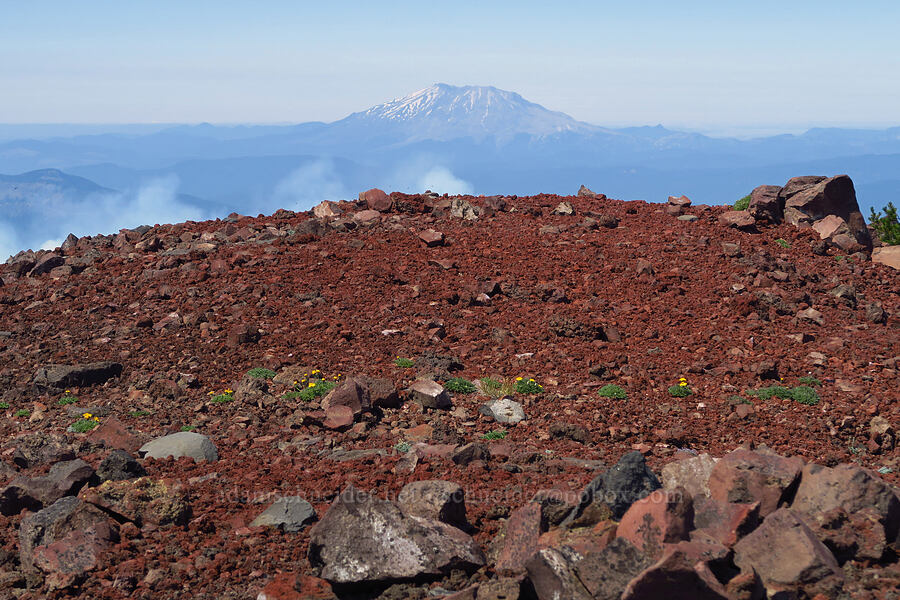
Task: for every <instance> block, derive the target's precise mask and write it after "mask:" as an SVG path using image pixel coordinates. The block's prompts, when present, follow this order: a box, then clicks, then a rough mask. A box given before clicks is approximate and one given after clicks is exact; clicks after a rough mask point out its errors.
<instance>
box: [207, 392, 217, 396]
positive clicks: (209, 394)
mask: <svg viewBox="0 0 900 600" xmlns="http://www.w3.org/2000/svg"><path fill="white" fill-rule="evenodd" d="M215 395H216V393H215V392H210V393H208V394H207V396H215Z"/></svg>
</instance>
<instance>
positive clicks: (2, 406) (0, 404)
mask: <svg viewBox="0 0 900 600" xmlns="http://www.w3.org/2000/svg"><path fill="white" fill-rule="evenodd" d="M7 408H9V402H0V410H6V409H7Z"/></svg>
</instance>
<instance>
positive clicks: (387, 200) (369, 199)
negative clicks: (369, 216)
mask: <svg viewBox="0 0 900 600" xmlns="http://www.w3.org/2000/svg"><path fill="white" fill-rule="evenodd" d="M359 201H360V203H363V204H365V206H366V207H367V208H368V209H369V210H375V211H378V212H388V211H389V210H391V206H392V205H393V200H391V197H390V196H388V195H387V194H385V193H384V192H383V191H382V190H379V189H378V188H372V189H371V190H367V191H365V192H360V193H359Z"/></svg>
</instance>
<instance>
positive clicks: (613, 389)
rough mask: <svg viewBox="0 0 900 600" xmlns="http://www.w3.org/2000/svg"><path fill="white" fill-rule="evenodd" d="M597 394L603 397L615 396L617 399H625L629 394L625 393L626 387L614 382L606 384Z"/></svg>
mask: <svg viewBox="0 0 900 600" xmlns="http://www.w3.org/2000/svg"><path fill="white" fill-rule="evenodd" d="M597 394H599V395H600V397H601V398H615V399H616V400H624V399H625V397H626V396H627V395H628V394H626V393H625V388H623V387H621V386H618V385H614V384H612V383H608V384H606V385H604V386H603V387H602V388H600V390H599V391H598V392H597Z"/></svg>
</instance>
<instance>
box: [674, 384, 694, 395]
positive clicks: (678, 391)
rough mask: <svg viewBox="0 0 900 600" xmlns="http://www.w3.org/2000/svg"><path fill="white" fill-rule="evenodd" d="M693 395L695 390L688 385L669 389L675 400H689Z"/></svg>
mask: <svg viewBox="0 0 900 600" xmlns="http://www.w3.org/2000/svg"><path fill="white" fill-rule="evenodd" d="M693 393H694V392H693V390H691V388H690V387H688V386H687V385H673V386H672V387H670V388H669V395H670V396H672V397H673V398H687V397H688V396H690V395H691V394H693Z"/></svg>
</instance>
